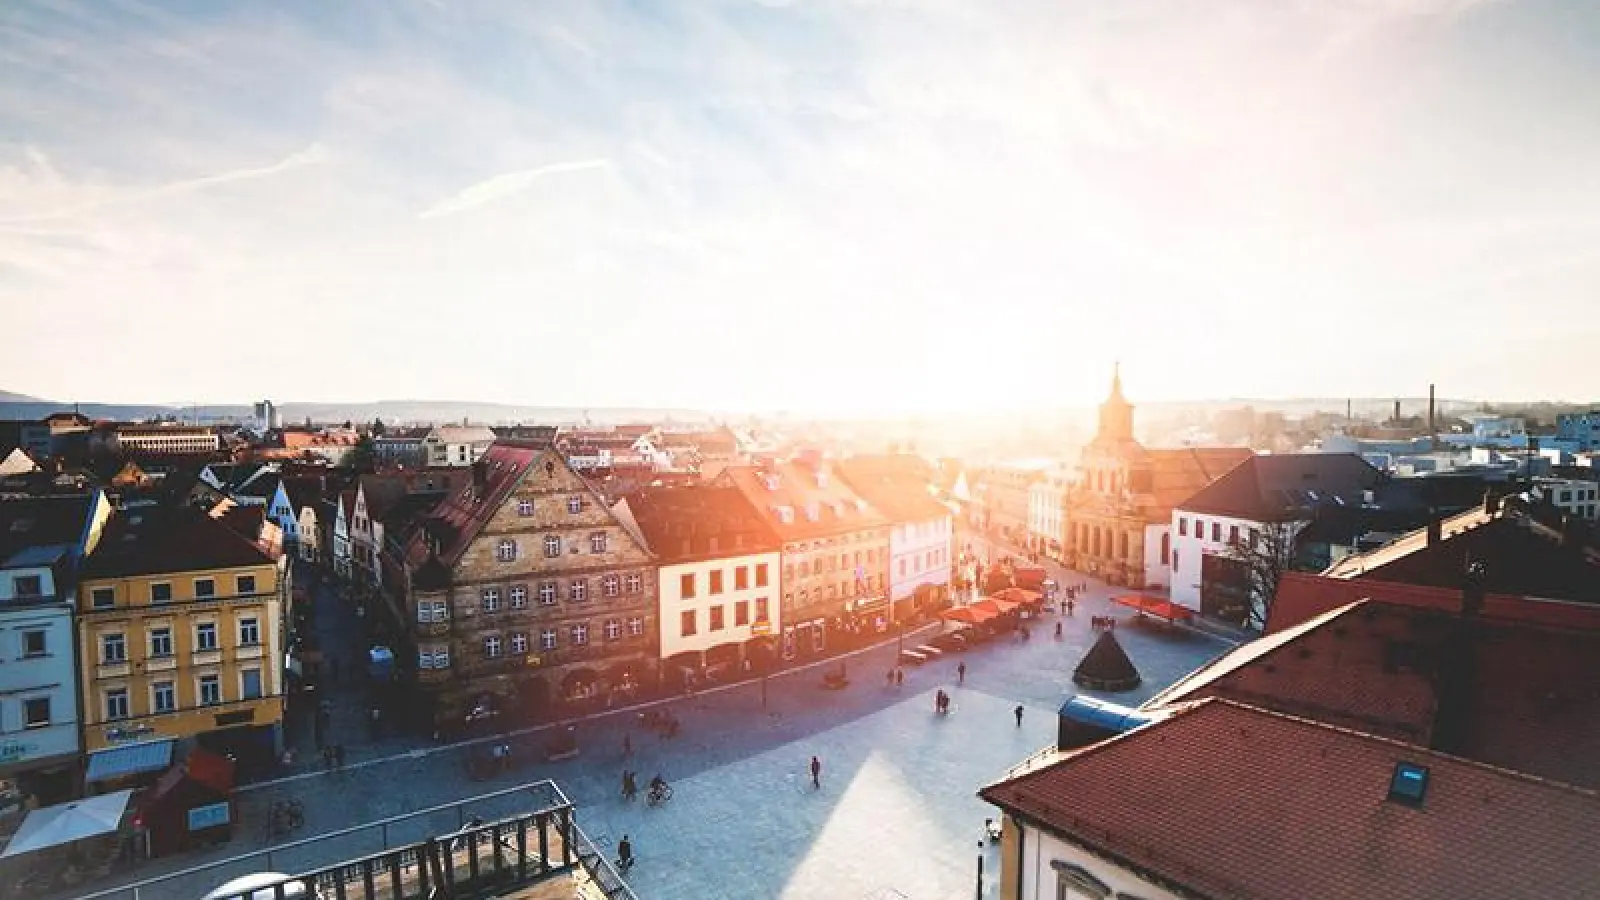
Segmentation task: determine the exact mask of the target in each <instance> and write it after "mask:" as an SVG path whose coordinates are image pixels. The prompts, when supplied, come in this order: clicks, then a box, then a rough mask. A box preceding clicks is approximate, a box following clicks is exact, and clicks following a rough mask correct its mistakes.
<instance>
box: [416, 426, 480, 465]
mask: <svg viewBox="0 0 1600 900" xmlns="http://www.w3.org/2000/svg"><path fill="white" fill-rule="evenodd" d="M493 443H494V432H493V431H490V430H489V429H488V428H484V427H480V426H471V425H441V426H439V427H437V428H435V429H433V430H432V431H430V432H428V433H427V435H426V436H424V437H423V438H422V449H423V452H424V453H425V454H426V455H427V465H430V466H470V465H472V464H473V463H475V462H477V461H478V460H480V459H482V458H483V454H485V453H487V452H488V450H489V445H490V444H493Z"/></svg>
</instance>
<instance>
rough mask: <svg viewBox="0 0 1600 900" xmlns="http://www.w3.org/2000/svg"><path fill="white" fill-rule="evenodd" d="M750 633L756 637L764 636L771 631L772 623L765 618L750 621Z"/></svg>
mask: <svg viewBox="0 0 1600 900" xmlns="http://www.w3.org/2000/svg"><path fill="white" fill-rule="evenodd" d="M750 633H751V634H753V635H755V636H757V637H765V636H766V635H769V634H771V633H772V623H771V622H769V621H768V620H766V619H757V620H755V621H754V622H751V623H750Z"/></svg>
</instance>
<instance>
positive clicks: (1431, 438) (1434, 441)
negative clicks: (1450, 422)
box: [1428, 384, 1439, 451]
mask: <svg viewBox="0 0 1600 900" xmlns="http://www.w3.org/2000/svg"><path fill="white" fill-rule="evenodd" d="M1433 412H1434V393H1433V385H1431V384H1430V385H1428V449H1429V450H1431V451H1436V450H1438V449H1439V431H1438V429H1437V428H1436V427H1434V424H1433Z"/></svg>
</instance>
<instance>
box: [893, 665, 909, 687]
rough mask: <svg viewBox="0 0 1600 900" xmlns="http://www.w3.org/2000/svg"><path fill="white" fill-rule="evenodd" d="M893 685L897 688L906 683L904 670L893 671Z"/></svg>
mask: <svg viewBox="0 0 1600 900" xmlns="http://www.w3.org/2000/svg"><path fill="white" fill-rule="evenodd" d="M894 683H895V686H896V687H899V686H900V685H903V684H905V683H906V670H905V669H895V670H894Z"/></svg>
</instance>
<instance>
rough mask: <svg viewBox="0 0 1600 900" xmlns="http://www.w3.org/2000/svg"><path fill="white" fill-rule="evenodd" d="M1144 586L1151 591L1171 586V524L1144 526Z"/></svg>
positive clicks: (1160, 523) (1157, 523)
mask: <svg viewBox="0 0 1600 900" xmlns="http://www.w3.org/2000/svg"><path fill="white" fill-rule="evenodd" d="M1144 586H1145V587H1146V588H1147V589H1149V590H1153V591H1164V590H1167V589H1169V588H1171V587H1172V525H1171V524H1170V523H1168V522H1156V523H1152V524H1149V525H1146V526H1144Z"/></svg>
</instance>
